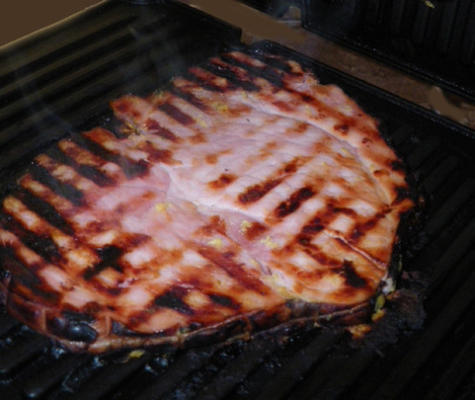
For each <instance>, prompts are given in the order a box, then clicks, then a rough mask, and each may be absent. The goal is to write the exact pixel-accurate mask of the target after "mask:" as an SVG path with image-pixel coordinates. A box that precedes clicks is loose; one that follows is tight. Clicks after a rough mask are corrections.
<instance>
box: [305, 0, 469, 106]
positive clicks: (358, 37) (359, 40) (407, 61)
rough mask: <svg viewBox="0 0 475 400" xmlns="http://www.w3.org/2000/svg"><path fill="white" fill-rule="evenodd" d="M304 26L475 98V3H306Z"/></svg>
mask: <svg viewBox="0 0 475 400" xmlns="http://www.w3.org/2000/svg"><path fill="white" fill-rule="evenodd" d="M303 25H304V27H305V28H306V29H309V30H311V31H314V32H317V33H319V34H322V35H324V36H326V37H328V38H330V39H332V40H336V41H338V42H339V43H341V44H344V45H347V46H350V47H352V48H354V49H356V50H357V51H360V52H365V53H367V54H369V55H371V56H372V57H377V58H379V59H380V60H383V61H385V62H388V63H390V64H392V65H394V66H397V67H399V68H402V69H405V70H407V71H409V72H410V73H412V74H417V75H419V76H420V77H423V78H425V79H429V80H430V81H433V80H435V81H436V82H437V84H438V85H440V86H443V87H445V88H447V89H449V90H452V91H454V92H456V93H458V94H460V95H462V96H466V97H469V98H471V99H472V100H473V99H475V86H474V84H473V82H474V81H475V75H474V71H475V69H474V64H475V3H474V2H473V1H471V0H451V1H443V0H439V1H436V0H433V1H432V2H427V1H422V0H418V1H413V0H397V1H395V0H364V1H359V0H350V1H339V0H317V1H312V0H306V1H304V2H303Z"/></svg>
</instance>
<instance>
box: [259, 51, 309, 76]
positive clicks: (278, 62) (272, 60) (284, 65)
mask: <svg viewBox="0 0 475 400" xmlns="http://www.w3.org/2000/svg"><path fill="white" fill-rule="evenodd" d="M252 56H253V57H254V58H256V59H258V60H260V61H262V62H265V63H266V64H268V65H270V66H271V67H273V68H275V69H279V70H281V71H283V72H285V73H287V74H291V75H295V76H298V75H301V74H300V73H297V72H293V71H292V68H291V66H290V65H289V64H288V62H286V61H284V60H282V59H281V58H279V57H275V56H269V55H268V54H262V55H261V54H253V55H252Z"/></svg>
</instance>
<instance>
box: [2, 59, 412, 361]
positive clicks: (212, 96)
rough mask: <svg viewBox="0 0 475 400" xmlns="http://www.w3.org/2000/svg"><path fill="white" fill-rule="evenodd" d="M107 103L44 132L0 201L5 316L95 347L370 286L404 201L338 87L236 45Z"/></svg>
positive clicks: (238, 320) (251, 325)
mask: <svg viewBox="0 0 475 400" xmlns="http://www.w3.org/2000/svg"><path fill="white" fill-rule="evenodd" d="M112 108H113V110H114V113H115V115H116V116H117V117H118V118H119V119H120V120H121V121H123V126H122V129H121V130H122V132H116V134H114V133H112V132H110V131H107V130H105V129H102V128H96V129H93V130H91V131H89V132H84V133H83V134H81V135H78V136H77V137H74V138H72V139H66V140H61V141H60V142H59V143H58V144H57V145H56V146H55V147H54V148H53V149H51V151H48V152H47V154H41V155H39V156H38V157H36V159H35V160H34V163H33V165H32V167H31V168H30V169H29V171H28V173H26V174H25V175H24V176H23V177H22V178H21V179H20V180H19V181H18V183H17V188H16V189H15V190H13V191H12V192H11V193H10V194H9V195H7V196H6V197H5V198H4V200H3V207H2V210H1V214H0V224H1V225H0V246H1V247H0V249H1V267H2V268H3V273H2V275H1V278H2V283H1V288H2V292H3V300H4V302H5V304H6V307H7V309H8V310H9V312H10V313H11V314H13V315H14V316H16V317H17V318H18V319H20V320H21V321H23V322H25V323H26V324H28V325H29V326H31V327H33V328H34V329H36V330H38V331H40V332H42V333H44V334H46V335H49V336H50V337H52V338H54V339H56V340H58V341H60V342H62V343H63V344H65V345H66V346H68V347H69V348H71V349H88V350H89V351H93V352H100V351H105V350H107V349H112V348H120V347H126V346H139V345H151V344H159V343H164V342H166V343H176V344H183V343H188V342H189V341H193V340H195V339H198V340H201V339H203V338H204V337H212V338H216V340H217V338H222V337H225V336H226V335H235V334H236V333H238V332H247V331H251V330H258V329H265V328H269V327H272V326H276V325H278V324H280V323H282V322H286V321H290V320H294V319H299V318H310V319H314V320H315V321H318V320H319V319H322V318H323V319H329V318H331V317H334V316H335V315H341V314H345V313H352V312H356V311H358V310H361V309H363V308H364V307H366V306H367V305H368V304H369V302H370V300H371V299H372V298H373V297H374V295H375V294H376V293H377V292H378V290H379V288H380V285H381V282H382V281H383V280H384V279H385V277H387V274H388V265H389V263H390V261H391V255H392V250H393V247H394V245H395V243H396V241H397V229H398V225H399V221H400V217H401V215H402V214H403V213H404V212H406V211H408V210H409V209H410V208H411V207H412V205H413V203H412V201H411V200H410V199H409V198H408V196H407V192H408V191H407V184H406V180H405V174H404V172H403V169H402V165H401V162H400V160H399V159H398V158H397V157H396V155H395V154H394V152H393V151H392V150H391V149H390V148H389V147H388V146H387V145H386V143H385V142H384V140H383V139H382V138H381V136H380V134H379V132H378V128H377V124H376V122H375V121H374V120H373V119H372V118H371V117H369V116H368V115H366V114H365V113H364V112H363V111H362V110H361V109H360V108H359V107H358V106H357V105H356V104H355V102H354V101H352V100H351V99H350V98H348V97H347V96H346V95H345V94H344V93H343V92H342V91H341V90H340V89H339V88H338V87H335V86H331V85H320V84H319V83H318V82H317V80H316V79H315V77H314V76H313V75H312V74H311V73H309V72H305V71H304V70H303V69H302V68H301V66H300V65H299V64H297V63H296V62H293V61H289V60H284V59H282V58H279V57H277V56H271V55H262V54H260V55H258V56H256V55H250V54H246V53H243V52H237V51H236V52H229V53H227V54H224V55H222V56H221V57H216V58H212V59H211V60H209V61H208V62H207V63H206V64H204V65H203V66H201V67H193V68H191V69H190V70H189V73H188V75H187V76H186V77H178V78H175V79H174V80H173V81H172V82H171V85H170V88H169V90H167V91H162V92H158V93H155V94H154V95H152V96H150V97H149V98H145V99H144V98H140V97H135V96H132V95H128V96H124V97H122V98H119V99H117V100H115V101H113V102H112ZM223 332H224V334H223Z"/></svg>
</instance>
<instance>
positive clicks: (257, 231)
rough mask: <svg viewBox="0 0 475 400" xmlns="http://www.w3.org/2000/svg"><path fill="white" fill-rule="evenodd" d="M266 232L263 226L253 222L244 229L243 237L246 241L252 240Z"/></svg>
mask: <svg viewBox="0 0 475 400" xmlns="http://www.w3.org/2000/svg"><path fill="white" fill-rule="evenodd" d="M266 230H267V227H266V226H265V225H262V224H261V223H259V222H253V223H252V224H251V226H250V227H248V228H246V230H245V235H246V238H247V239H248V240H253V239H255V238H256V237H258V236H260V235H262V234H263V233H264V232H265V231H266Z"/></svg>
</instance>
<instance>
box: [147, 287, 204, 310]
mask: <svg viewBox="0 0 475 400" xmlns="http://www.w3.org/2000/svg"><path fill="white" fill-rule="evenodd" d="M187 293H188V290H186V289H184V288H182V287H179V286H177V287H174V288H172V289H171V290H169V291H167V292H165V293H163V294H161V295H159V296H157V297H156V298H155V300H154V301H153V303H154V305H155V306H158V307H162V308H171V309H172V310H175V311H178V312H179V313H181V314H185V315H193V314H194V313H195V312H194V310H193V309H192V308H191V307H190V306H189V305H188V304H186V303H185V302H184V301H183V300H182V298H183V297H184V296H185V295H186V294H187Z"/></svg>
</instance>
